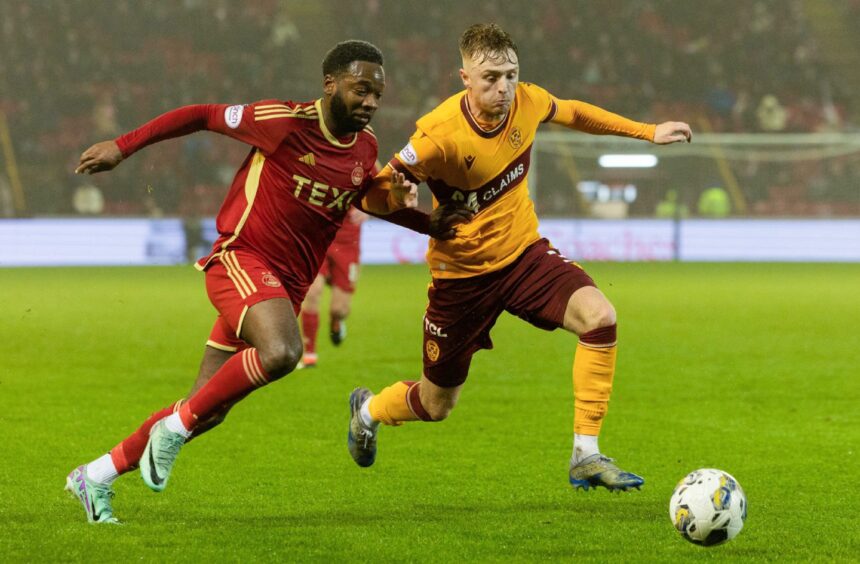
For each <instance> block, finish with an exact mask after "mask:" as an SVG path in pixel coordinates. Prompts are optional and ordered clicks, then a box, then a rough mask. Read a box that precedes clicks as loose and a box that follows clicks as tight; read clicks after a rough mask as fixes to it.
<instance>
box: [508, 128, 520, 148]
mask: <svg viewBox="0 0 860 564" xmlns="http://www.w3.org/2000/svg"><path fill="white" fill-rule="evenodd" d="M508 143H510V144H511V147H513V148H514V149H519V148H520V147H522V146H523V132H522V131H521V130H520V128H519V127H517V126H514V128H513V129H511V134H510V135H508Z"/></svg>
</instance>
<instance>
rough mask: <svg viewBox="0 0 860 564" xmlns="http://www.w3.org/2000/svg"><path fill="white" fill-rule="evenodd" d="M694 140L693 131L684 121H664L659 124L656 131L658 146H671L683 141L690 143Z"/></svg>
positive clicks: (655, 138) (655, 136)
mask: <svg viewBox="0 0 860 564" xmlns="http://www.w3.org/2000/svg"><path fill="white" fill-rule="evenodd" d="M692 140H693V131H692V130H691V129H690V126H689V125H688V124H686V123H684V122H683V121H664V122H663V123H659V124H657V127H656V128H655V129H654V143H656V144H658V145H669V144H670V143H680V142H682V141H686V142H687V143H690V142H691V141H692Z"/></svg>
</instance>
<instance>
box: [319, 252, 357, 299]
mask: <svg viewBox="0 0 860 564" xmlns="http://www.w3.org/2000/svg"><path fill="white" fill-rule="evenodd" d="M359 254H360V249H359V246H358V244H355V245H338V244H333V245H332V246H330V247H329V248H328V252H326V255H325V259H324V260H323V263H322V267H321V268H320V276H322V277H323V278H325V281H326V283H327V284H328V285H330V286H336V287H338V288H340V289H341V290H343V291H344V292H347V293H349V294H352V293H353V292H355V283H356V282H357V281H358V257H359Z"/></svg>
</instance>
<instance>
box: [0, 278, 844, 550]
mask: <svg viewBox="0 0 860 564" xmlns="http://www.w3.org/2000/svg"><path fill="white" fill-rule="evenodd" d="M588 269H589V271H590V272H591V273H592V274H593V276H594V277H595V279H596V280H597V281H598V283H599V284H600V286H601V287H602V288H603V289H604V291H605V292H606V293H607V294H608V295H609V297H610V298H611V299H612V300H613V302H614V304H615V306H616V308H617V309H618V312H619V336H620V351H619V366H618V373H617V376H616V380H615V390H614V394H613V397H612V402H611V404H610V411H609V416H608V418H607V421H606V423H605V425H604V430H603V434H602V436H601V447H602V448H603V450H604V452H606V453H607V454H609V455H610V456H614V457H616V458H617V459H618V461H619V463H620V464H621V465H622V466H623V467H624V468H628V469H630V470H632V471H634V472H637V473H640V474H642V475H643V476H644V477H645V478H646V484H645V487H644V488H643V490H642V491H641V492H632V493H628V494H623V495H614V494H610V493H608V492H606V491H605V490H598V491H591V492H587V493H586V492H577V491H574V490H573V489H572V488H571V487H570V486H568V484H567V463H568V457H569V455H570V442H571V432H572V430H571V419H572V401H571V397H570V396H571V382H570V380H571V378H570V366H571V358H572V353H573V350H574V346H575V343H576V340H575V338H574V337H573V336H571V335H567V334H565V333H564V332H561V331H556V332H554V333H547V332H544V331H540V330H538V329H535V328H532V327H531V326H529V325H527V324H525V323H523V322H521V321H520V320H518V319H516V318H513V317H511V316H503V317H502V319H501V320H500V322H499V323H498V325H497V326H496V328H495V330H494V333H493V337H494V340H495V344H496V348H495V350H493V351H483V352H481V353H479V354H478V355H477V356H476V358H475V360H474V362H473V367H472V372H471V376H470V379H469V381H468V383H467V385H466V388H465V390H464V392H463V395H462V398H461V401H460V404H459V406H458V407H457V408H456V409H455V411H454V413H453V414H452V416H451V417H450V418H449V419H448V420H447V421H445V422H441V423H436V424H423V423H413V424H408V425H404V426H403V427H400V428H396V429H392V428H385V429H383V430H382V433H381V436H380V452H379V456H378V458H377V462H376V465H375V466H374V467H372V468H370V469H360V468H358V467H357V466H356V465H355V464H354V463H353V462H352V460H351V458H350V457H349V454H348V453H347V450H346V433H347V418H348V406H347V397H348V395H349V392H350V391H351V390H352V388H353V387H354V386H356V385H359V384H363V385H367V386H369V387H370V388H372V389H374V390H377V391H378V390H379V389H380V388H381V387H383V386H384V385H387V384H389V383H391V382H393V381H395V380H398V379H414V378H415V377H416V376H417V375H418V374H419V370H420V358H421V355H420V352H421V316H422V313H423V308H424V306H425V299H426V284H427V282H428V275H427V274H426V271H425V269H424V268H423V267H366V268H364V270H363V274H362V280H361V281H360V287H359V291H358V293H357V295H356V299H355V303H354V310H353V315H352V317H351V318H350V320H349V330H350V333H349V338H348V339H347V341H346V342H345V343H344V345H343V346H342V347H340V348H338V349H335V348H334V347H332V346H331V345H330V344H329V343H328V342H327V338H326V337H327V330H326V326H325V322H323V326H322V327H321V343H322V344H321V346H320V364H319V367H318V368H316V369H314V370H309V371H300V372H297V373H294V374H292V375H290V376H288V377H286V378H285V379H284V380H282V381H280V382H278V383H276V384H274V385H272V386H270V387H268V388H265V389H263V390H260V391H258V392H256V393H254V394H253V395H252V396H251V397H249V398H248V399H246V400H245V401H244V402H243V403H242V404H240V405H239V406H238V407H237V408H236V409H235V410H234V411H233V412H232V413H231V415H230V417H229V418H228V420H227V422H226V423H225V424H224V425H223V426H222V427H220V428H219V429H217V430H215V431H213V432H212V433H211V434H209V435H207V436H206V437H205V438H202V439H200V440H199V441H195V442H194V443H191V444H190V445H188V446H187V447H186V448H185V449H183V452H182V455H181V456H180V458H179V461H178V464H177V467H176V470H175V472H174V474H173V476H172V479H171V483H170V487H169V488H168V489H167V490H166V491H165V492H164V493H161V494H155V493H152V492H151V491H149V490H148V489H147V488H146V487H145V486H144V484H143V483H142V481H141V480H140V477H139V474H138V473H136V472H135V473H133V474H130V475H127V476H125V477H123V478H121V479H120V480H119V481H118V482H117V485H116V491H117V497H116V499H115V501H114V507H115V510H116V513H117V515H118V516H119V517H120V518H121V519H122V520H124V521H125V523H126V524H125V525H124V526H123V527H106V526H93V525H88V524H87V523H86V521H85V519H84V514H83V511H82V510H81V508H80V507H79V505H78V502H77V501H75V500H72V499H71V498H69V497H67V494H66V493H65V492H63V482H64V478H65V476H66V474H67V473H68V472H69V471H70V470H71V469H72V468H73V467H75V466H77V465H78V464H81V463H84V462H86V461H88V460H90V459H92V458H94V457H96V456H98V455H100V454H102V453H104V452H106V451H107V450H108V449H109V448H110V447H112V446H113V445H114V444H115V443H116V442H117V441H118V440H120V439H122V438H123V437H124V436H125V435H127V434H128V433H129V432H130V431H131V430H133V429H134V428H135V427H136V426H137V425H138V424H139V423H140V422H141V421H142V420H143V419H144V418H145V417H146V416H147V415H148V414H149V413H150V412H152V411H154V410H155V409H157V408H160V407H162V406H164V405H166V404H168V403H170V402H172V401H175V400H176V399H178V398H179V397H181V396H182V395H183V394H185V393H186V391H187V389H188V388H189V386H190V385H191V383H192V381H193V379H194V376H195V374H196V370H197V363H198V362H199V358H200V354H201V352H202V348H203V343H204V341H205V338H206V336H207V335H208V331H209V328H210V326H211V322H212V320H213V319H214V316H213V311H214V310H213V309H212V308H211V306H210V305H209V303H208V301H207V300H206V297H205V292H204V288H203V277H202V276H201V275H200V274H199V273H197V272H195V271H194V270H193V269H192V268H190V267H183V268H166V267H165V268H140V269H131V268H129V269H125V268H104V269H85V268H81V269H0V312H2V315H3V320H2V322H0V350H2V355H0V358H2V361H0V362H2V365H0V366H2V369H0V460H2V471H0V496H2V497H0V523H2V528H0V561H3V562H10V561H46V560H47V561H96V560H105V561H137V560H143V561H191V560H194V561H207V560H213V561H242V562H257V561H298V562H309V561H318V562H332V561H363V562H407V561H410V562H450V561H458V562H471V561H516V562H535V561H551V560H559V561H560V560H565V561H577V562H582V561H590V562H610V561H613V562H614V561H626V562H640V561H661V562H680V561H700V560H701V561H713V560H718V561H726V562H736V561H741V560H744V561H746V560H754V561H764V560H821V561H852V560H853V561H857V558H858V556H857V555H858V554H860V542H858V530H860V529H858V515H860V513H858V509H857V508H858V506H860V493H858V487H857V480H858V475H860V473H858V470H860V468H859V467H858V463H857V462H858V453H857V450H858V438H860V407H858V406H860V368H858V366H860V362H858V361H860V357H858V351H860V330H858V320H860V265H805V264H804V265H801V264H798V265H784V264H768V265H755V264H747V265H739V264H713V265H699V264H593V265H588ZM699 467H717V468H722V469H724V470H727V471H728V472H731V473H732V474H734V476H735V477H737V478H738V480H739V481H740V483H741V485H742V486H743V487H744V489H745V490H746V493H747V496H748V499H749V508H750V509H749V518H748V520H747V523H746V526H745V528H744V530H743V531H742V532H741V534H740V535H739V537H738V538H737V539H735V540H734V541H732V542H730V543H728V544H726V545H724V546H719V547H715V548H708V549H704V548H699V547H696V546H693V545H691V544H688V543H687V542H685V541H684V540H682V539H681V537H680V536H679V535H678V534H677V533H676V532H675V531H674V529H673V528H672V526H671V524H670V521H669V517H668V503H669V497H670V494H671V492H672V488H673V486H674V484H675V483H676V481H677V480H679V479H680V478H681V477H682V476H684V475H685V474H686V473H687V472H689V471H690V470H693V469H695V468H699Z"/></svg>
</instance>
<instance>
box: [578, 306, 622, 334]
mask: <svg viewBox="0 0 860 564" xmlns="http://www.w3.org/2000/svg"><path fill="white" fill-rule="evenodd" d="M584 321H585V331H586V332H587V331H594V330H595V329H602V328H604V327H611V326H612V325H615V322H616V315H615V308H614V307H612V304H611V303H609V302H605V303H603V304H601V305H600V306H598V307H595V308H594V309H592V310H590V311H589V312H588V314H587V315H586V316H585V320H584Z"/></svg>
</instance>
